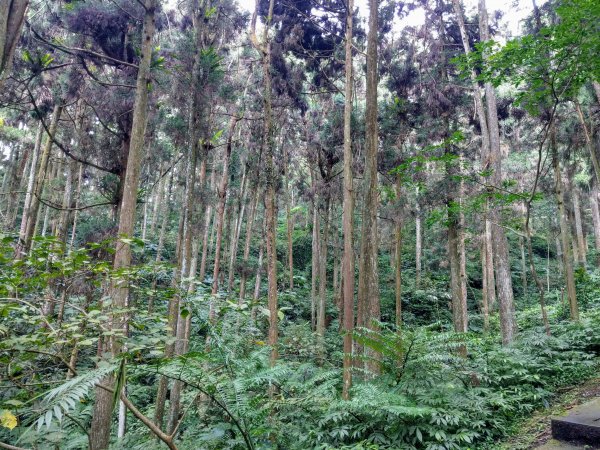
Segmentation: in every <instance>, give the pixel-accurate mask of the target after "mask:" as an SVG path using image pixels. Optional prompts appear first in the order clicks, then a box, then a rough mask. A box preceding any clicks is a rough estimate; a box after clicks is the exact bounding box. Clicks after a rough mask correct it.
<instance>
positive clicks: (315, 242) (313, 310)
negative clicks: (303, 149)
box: [310, 173, 320, 330]
mask: <svg viewBox="0 0 600 450" xmlns="http://www.w3.org/2000/svg"><path fill="white" fill-rule="evenodd" d="M315 184H316V181H314V173H313V191H315ZM319 228H320V226H319V207H318V202H317V195H316V191H315V196H314V199H313V228H312V257H311V259H312V267H311V271H310V273H311V280H310V324H311V328H312V329H313V330H316V327H317V285H318V281H319V273H320V269H319V264H320V258H319V253H320V247H319Z"/></svg>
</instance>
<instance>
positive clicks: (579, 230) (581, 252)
mask: <svg viewBox="0 0 600 450" xmlns="http://www.w3.org/2000/svg"><path fill="white" fill-rule="evenodd" d="M571 197H572V200H573V215H574V217H575V235H576V236H577V254H578V256H579V259H578V261H577V262H578V263H579V265H580V266H581V267H585V264H586V262H587V261H586V259H587V257H586V253H587V249H586V245H585V237H584V236H583V223H582V222H583V221H582V219H581V207H580V202H579V191H578V190H577V188H576V187H575V186H572V189H571Z"/></svg>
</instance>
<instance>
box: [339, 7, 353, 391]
mask: <svg viewBox="0 0 600 450" xmlns="http://www.w3.org/2000/svg"><path fill="white" fill-rule="evenodd" d="M353 14H354V0H346V42H345V52H346V55H345V62H344V72H345V77H346V79H345V87H344V188H343V189H344V200H343V206H342V207H343V213H342V232H343V235H344V252H343V256H342V303H343V311H344V314H343V317H342V318H341V319H342V323H343V331H344V361H343V386H342V397H343V398H344V399H345V400H348V399H349V398H350V388H351V387H352V331H353V330H354V175H353V170H352V160H353V155H352V96H353V90H352V86H353V84H354V81H353V78H354V76H353V73H352V61H353V58H352V27H353Z"/></svg>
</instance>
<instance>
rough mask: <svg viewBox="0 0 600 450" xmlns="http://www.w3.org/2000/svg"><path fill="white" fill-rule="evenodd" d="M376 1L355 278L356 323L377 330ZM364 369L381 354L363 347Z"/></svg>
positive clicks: (375, 367)
mask: <svg viewBox="0 0 600 450" xmlns="http://www.w3.org/2000/svg"><path fill="white" fill-rule="evenodd" d="M378 7H379V1H378V0H369V33H368V36H367V71H366V78H367V82H366V83H367V89H366V107H365V171H364V194H363V205H364V207H363V217H362V219H363V220H362V229H361V252H360V263H359V275H358V324H359V325H361V326H365V327H367V328H369V329H370V330H373V331H377V330H378V329H379V326H378V325H377V322H378V321H379V320H380V319H381V313H380V303H379V274H378V263H377V257H378V248H379V234H378V230H377V209H378V204H379V198H378V189H377V186H378V183H377V151H378V148H379V129H378V124H377V81H378V73H377V63H378V61H377V58H378V55H377V53H378V50H377V33H378V10H379V8H378ZM365 354H366V356H367V364H366V367H367V369H368V370H369V371H370V372H372V373H373V374H378V373H379V372H380V370H381V369H380V360H381V355H380V354H379V353H378V352H376V351H374V350H373V349H370V348H367V349H366V352H365Z"/></svg>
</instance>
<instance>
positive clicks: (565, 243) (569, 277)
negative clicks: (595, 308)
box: [550, 125, 579, 320]
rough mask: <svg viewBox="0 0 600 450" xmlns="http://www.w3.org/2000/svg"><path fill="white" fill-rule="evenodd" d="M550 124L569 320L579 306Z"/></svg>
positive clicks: (554, 140) (561, 182)
mask: <svg viewBox="0 0 600 450" xmlns="http://www.w3.org/2000/svg"><path fill="white" fill-rule="evenodd" d="M554 127H555V126H554V125H552V129H551V130H550V147H551V152H552V167H553V169H554V192H555V195H556V203H557V205H558V215H559V223H560V237H561V247H562V255H563V267H564V274H565V282H566V285H567V296H568V298H569V308H570V313H571V320H579V308H578V305H577V292H576V289H575V276H574V273H573V259H572V257H571V242H570V239H571V233H570V229H569V224H568V223H567V212H566V208H565V196H564V188H563V181H562V174H561V170H560V163H559V160H558V146H557V144H556V130H555V128H554Z"/></svg>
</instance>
